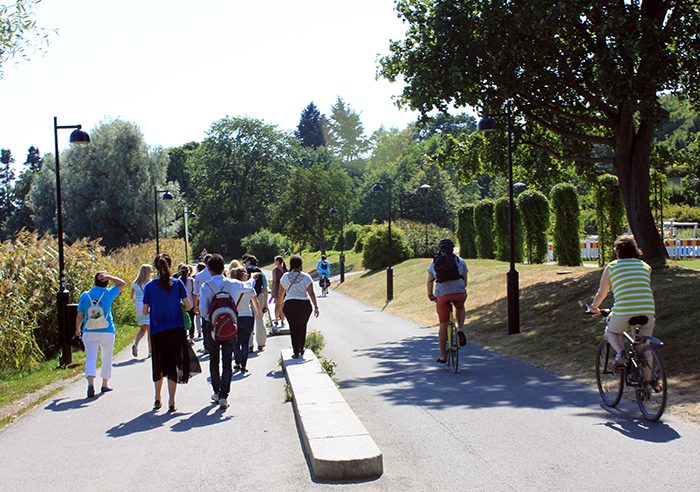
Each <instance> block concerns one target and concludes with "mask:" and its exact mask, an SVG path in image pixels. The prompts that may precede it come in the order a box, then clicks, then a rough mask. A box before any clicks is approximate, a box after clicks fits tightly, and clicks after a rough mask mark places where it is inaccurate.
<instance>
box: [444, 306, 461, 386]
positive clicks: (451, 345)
mask: <svg viewBox="0 0 700 492" xmlns="http://www.w3.org/2000/svg"><path fill="white" fill-rule="evenodd" d="M448 305H449V306H450V322H449V323H448V324H447V346H446V351H447V367H449V368H452V371H453V372H454V373H455V374H457V372H459V338H458V337H457V331H458V330H457V322H456V320H455V312H454V302H452V301H450V302H448Z"/></svg>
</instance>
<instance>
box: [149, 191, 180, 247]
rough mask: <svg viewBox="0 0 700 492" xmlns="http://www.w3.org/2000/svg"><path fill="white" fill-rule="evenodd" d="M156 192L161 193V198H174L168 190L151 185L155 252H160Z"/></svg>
mask: <svg viewBox="0 0 700 492" xmlns="http://www.w3.org/2000/svg"><path fill="white" fill-rule="evenodd" d="M158 193H162V194H163V200H172V199H173V198H175V197H174V196H173V194H172V193H170V192H169V191H168V190H159V189H158V187H157V186H155V185H154V186H153V204H154V209H155V211H156V254H157V255H159V254H160V237H159V231H158Z"/></svg>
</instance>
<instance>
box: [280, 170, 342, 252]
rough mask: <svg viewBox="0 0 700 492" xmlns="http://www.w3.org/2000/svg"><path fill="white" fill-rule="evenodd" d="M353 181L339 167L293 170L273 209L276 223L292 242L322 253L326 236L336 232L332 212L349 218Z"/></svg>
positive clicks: (336, 221)
mask: <svg viewBox="0 0 700 492" xmlns="http://www.w3.org/2000/svg"><path fill="white" fill-rule="evenodd" d="M352 195H353V194H352V179H351V178H350V176H348V174H347V173H346V172H345V171H344V170H343V169H341V168H340V167H339V166H338V165H333V166H331V167H330V168H329V169H324V168H323V166H322V165H321V164H315V165H313V166H312V167H309V168H305V167H296V168H294V169H293V170H292V173H291V175H290V177H289V180H288V184H287V186H286V187H285V189H284V191H283V192H282V194H281V195H280V197H279V202H278V204H277V207H276V208H275V222H276V223H277V225H278V227H279V228H280V229H281V230H282V231H283V232H284V233H285V234H286V235H287V236H289V238H290V239H292V240H293V241H295V242H301V243H308V244H312V245H313V246H315V247H316V248H318V249H320V250H321V251H324V252H325V249H326V241H325V237H326V232H327V231H328V229H329V228H332V229H338V228H339V227H338V226H339V221H338V220H337V218H334V217H333V216H332V215H331V214H330V209H331V208H335V209H336V210H337V211H338V212H339V213H341V214H344V216H345V217H346V220H347V217H348V216H349V212H350V210H351V209H352V205H353V196H352Z"/></svg>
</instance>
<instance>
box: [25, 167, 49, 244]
mask: <svg viewBox="0 0 700 492" xmlns="http://www.w3.org/2000/svg"><path fill="white" fill-rule="evenodd" d="M42 162H43V165H42V167H41V170H40V171H39V172H38V173H37V174H36V176H35V177H34V179H33V180H32V186H31V188H30V189H29V193H28V195H27V208H28V209H29V214H30V216H31V218H32V224H33V225H34V228H35V229H36V230H37V231H38V232H40V233H48V234H55V233H56V172H55V169H56V160H55V159H54V156H53V154H46V155H45V156H44V158H43V160H42Z"/></svg>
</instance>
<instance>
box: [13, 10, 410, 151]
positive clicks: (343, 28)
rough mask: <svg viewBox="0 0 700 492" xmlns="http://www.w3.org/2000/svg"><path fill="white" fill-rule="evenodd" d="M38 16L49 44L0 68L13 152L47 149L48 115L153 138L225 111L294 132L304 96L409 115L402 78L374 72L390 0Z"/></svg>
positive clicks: (388, 25) (173, 134)
mask: <svg viewBox="0 0 700 492" xmlns="http://www.w3.org/2000/svg"><path fill="white" fill-rule="evenodd" d="M35 14H36V19H37V24H38V26H40V27H42V28H46V29H49V30H52V32H51V33H50V34H49V44H48V46H47V47H46V48H45V49H44V52H43V53H41V52H39V53H34V54H30V58H29V59H28V60H15V61H10V62H8V63H6V64H5V66H4V72H5V73H4V77H3V78H2V79H0V98H1V99H0V100H2V105H1V106H0V108H1V113H0V114H1V115H2V117H1V118H0V148H9V149H10V150H11V151H12V154H13V156H14V157H15V159H16V161H17V163H21V162H24V160H25V158H26V155H27V149H28V148H29V146H31V145H34V146H36V147H38V148H39V150H40V152H41V153H42V154H45V153H48V152H53V149H54V137H53V117H54V116H56V117H58V124H59V125H76V124H81V125H83V129H84V130H87V131H88V132H89V131H90V130H91V129H92V128H94V127H95V126H97V125H98V124H100V123H102V122H108V121H111V120H112V119H116V118H119V119H123V120H127V121H131V122H133V123H136V124H137V125H138V126H139V127H140V128H141V131H142V132H143V134H144V138H145V141H146V143H147V144H148V145H151V146H162V147H171V146H178V145H182V144H184V143H187V142H190V141H201V140H202V139H203V138H204V137H205V133H206V131H207V130H208V128H209V127H210V125H211V124H212V123H213V122H214V121H217V120H219V119H221V118H223V117H225V116H248V117H252V118H257V119H261V120H264V121H266V122H267V123H271V124H274V125H277V126H278V127H279V128H280V129H282V130H294V129H295V128H296V125H297V124H298V122H299V117H300V114H301V111H302V110H303V109H304V108H305V107H306V106H307V105H308V104H309V102H311V101H313V102H314V103H315V104H316V105H317V106H318V108H319V109H320V111H321V112H322V113H324V114H330V110H331V105H332V104H333V103H334V102H335V101H336V98H337V97H338V96H340V97H341V98H343V100H344V101H345V102H346V103H347V104H349V105H350V107H351V108H352V109H353V110H355V111H358V112H359V113H360V116H361V120H362V122H363V124H364V127H365V131H366V133H367V134H371V133H372V132H373V131H375V130H377V129H378V128H379V127H380V126H382V125H383V126H385V127H387V128H389V127H398V128H403V127H405V126H406V125H407V124H408V123H410V122H412V121H414V120H415V119H416V117H417V113H415V112H409V111H406V110H402V109H399V108H397V107H396V106H395V105H394V103H393V100H392V96H396V95H398V94H400V93H401V90H402V85H401V84H400V83H394V84H391V83H389V82H388V81H386V80H383V79H381V80H376V70H377V64H378V62H377V59H378V56H379V55H386V54H388V52H389V41H390V40H391V39H395V40H398V39H401V38H402V35H403V33H404V32H405V25H404V24H403V23H402V22H401V20H400V19H399V18H398V17H397V15H396V12H395V10H394V1H393V0H197V1H194V0H187V1H185V0H43V1H42V2H40V3H39V4H38V5H37V7H36V8H35ZM53 30H55V31H53ZM69 134H70V132H69V131H68V130H60V131H59V148H60V149H63V148H65V147H66V146H67V145H68V143H67V142H68V136H69Z"/></svg>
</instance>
